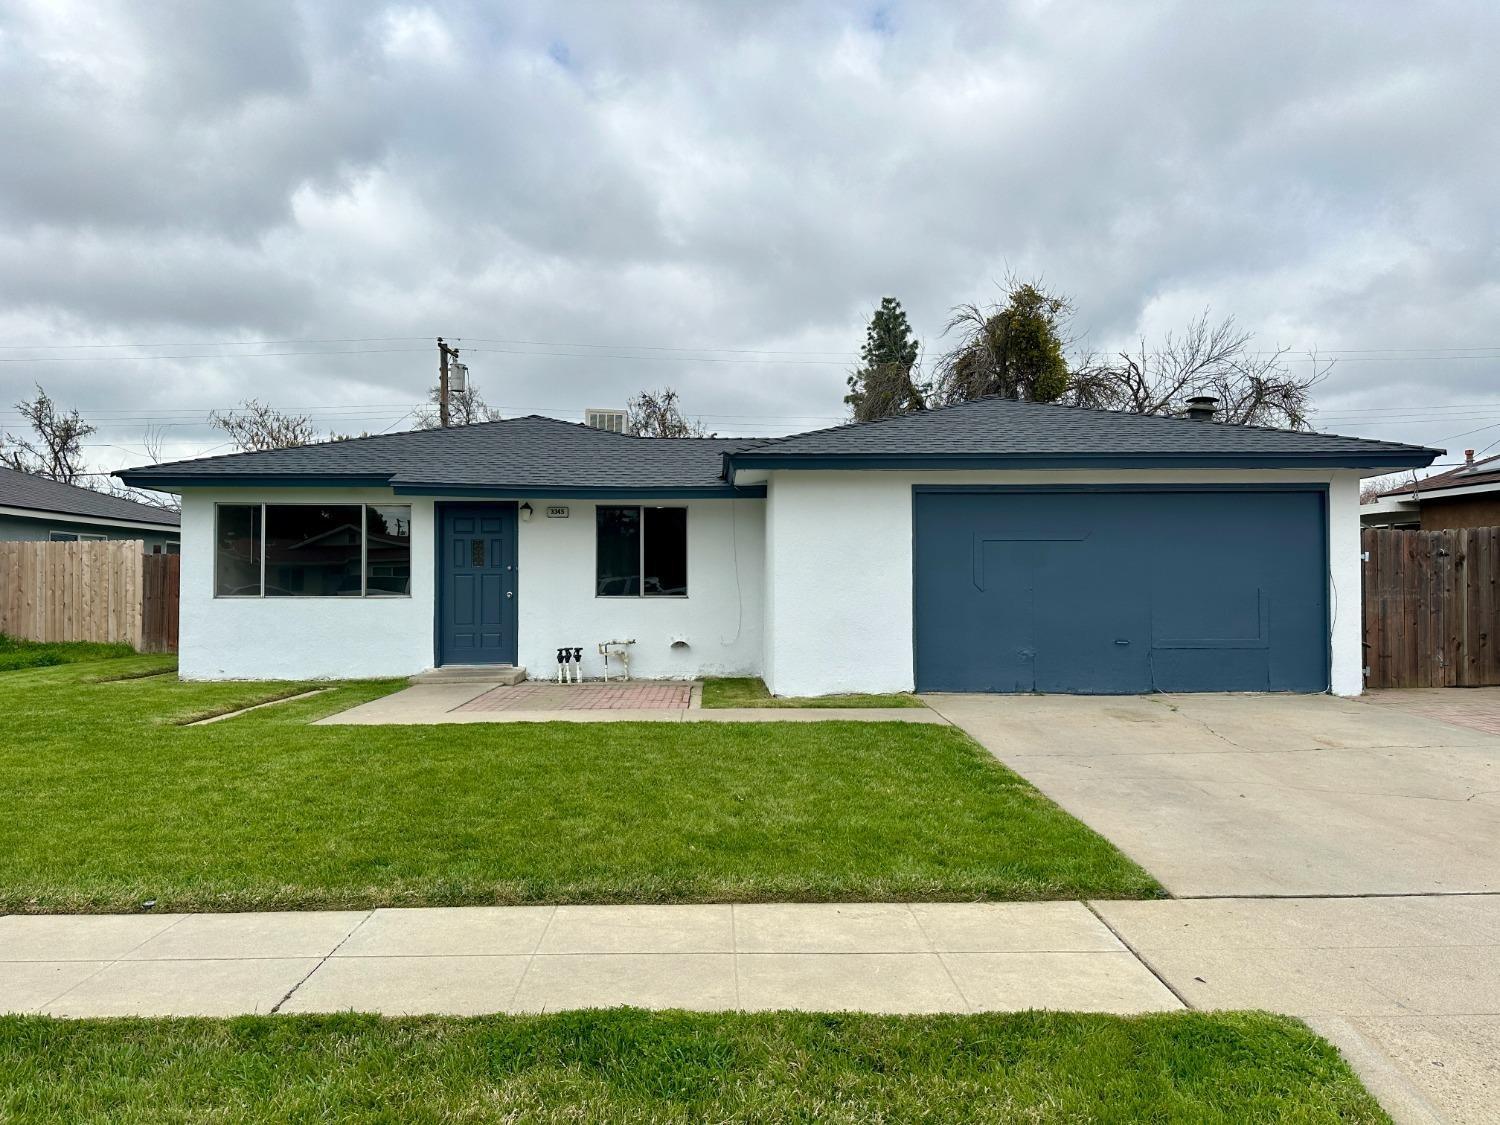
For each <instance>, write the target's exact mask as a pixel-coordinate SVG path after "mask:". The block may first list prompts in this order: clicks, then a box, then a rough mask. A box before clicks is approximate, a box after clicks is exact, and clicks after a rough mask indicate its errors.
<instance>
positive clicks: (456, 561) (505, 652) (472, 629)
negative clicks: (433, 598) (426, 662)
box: [437, 504, 517, 664]
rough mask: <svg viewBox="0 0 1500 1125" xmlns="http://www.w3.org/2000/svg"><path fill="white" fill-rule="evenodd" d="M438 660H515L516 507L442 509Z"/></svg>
mask: <svg viewBox="0 0 1500 1125" xmlns="http://www.w3.org/2000/svg"><path fill="white" fill-rule="evenodd" d="M438 512H439V515H438V528H439V534H438V641H437V662H438V663H439V664H514V663H515V662H516V593H517V590H516V506H515V505H514V504H473V505H470V504H465V505H457V504H451V505H450V504H444V505H441V506H440V507H439V509H438Z"/></svg>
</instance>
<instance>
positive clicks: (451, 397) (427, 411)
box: [417, 383, 500, 430]
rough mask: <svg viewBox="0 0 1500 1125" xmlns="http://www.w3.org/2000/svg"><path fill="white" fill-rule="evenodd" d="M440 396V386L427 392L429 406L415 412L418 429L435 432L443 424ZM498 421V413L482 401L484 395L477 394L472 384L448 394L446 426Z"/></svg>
mask: <svg viewBox="0 0 1500 1125" xmlns="http://www.w3.org/2000/svg"><path fill="white" fill-rule="evenodd" d="M442 395H443V391H442V388H441V386H434V387H433V388H432V389H431V390H429V391H428V392H427V401H428V402H429V403H431V405H430V406H424V407H422V408H421V409H419V410H418V411H417V426H418V427H419V428H421V429H424V430H435V429H437V428H438V427H440V426H441V425H442V424H443V421H442V415H441V413H440V412H439V410H438V405H439V403H440V402H441V401H442ZM498 421H500V411H498V410H495V409H494V408H493V407H491V406H490V404H489V403H487V402H485V401H484V395H482V394H480V393H479V388H478V387H476V386H475V385H474V384H473V383H470V384H469V385H468V386H466V387H465V388H464V389H463V390H461V391H450V392H449V393H448V424H449V425H450V426H472V425H473V424H474V423H475V422H498Z"/></svg>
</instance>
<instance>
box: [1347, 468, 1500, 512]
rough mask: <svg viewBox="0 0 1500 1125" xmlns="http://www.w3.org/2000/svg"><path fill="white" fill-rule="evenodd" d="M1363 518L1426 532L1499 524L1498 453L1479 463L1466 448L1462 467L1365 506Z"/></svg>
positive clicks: (1405, 486)
mask: <svg viewBox="0 0 1500 1125" xmlns="http://www.w3.org/2000/svg"><path fill="white" fill-rule="evenodd" d="M1359 521H1360V523H1362V524H1363V525H1364V526H1366V527H1415V528H1420V529H1421V530H1423V531H1446V530H1449V529H1452V528H1461V527H1495V526H1500V454H1496V455H1495V456H1493V457H1485V458H1482V459H1480V460H1478V461H1476V460H1474V451H1473V450H1472V449H1466V450H1464V463H1463V464H1462V465H1460V466H1459V467H1458V468H1456V469H1450V470H1449V471H1448V472H1446V473H1436V474H1434V475H1433V476H1430V477H1425V478H1423V479H1422V480H1411V481H1408V482H1407V483H1406V484H1403V485H1401V486H1400V487H1398V488H1392V489H1390V490H1389V491H1386V492H1382V493H1381V494H1380V495H1379V496H1378V497H1376V498H1375V500H1373V501H1372V502H1370V503H1368V504H1364V505H1361V507H1360V509H1359Z"/></svg>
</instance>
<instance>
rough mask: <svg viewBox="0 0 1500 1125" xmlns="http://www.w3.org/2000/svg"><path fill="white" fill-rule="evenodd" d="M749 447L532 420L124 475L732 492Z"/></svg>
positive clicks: (140, 481) (199, 481) (134, 479)
mask: <svg viewBox="0 0 1500 1125" xmlns="http://www.w3.org/2000/svg"><path fill="white" fill-rule="evenodd" d="M753 443H754V439H743V438H670V439H663V438H638V437H631V436H629V435H627V434H615V433H609V432H607V431H605V430H598V429H593V428H591V427H589V426H584V425H582V424H580V423H576V422H560V421H558V420H557V419H555V418H543V417H540V416H538V415H535V414H533V415H528V416H527V417H524V418H507V419H504V420H503V421H499V422H480V423H477V424H475V425H472V426H454V427H452V428H451V429H446V430H412V431H410V432H407V433H399V434H379V435H376V436H374V437H366V438H353V439H350V440H347V441H331V442H321V443H319V444H317V445H304V446H299V447H297V448H294V449H276V450H268V451H264V452H258V453H231V454H226V455H224V456H221V457H203V458H199V459H197V460H193V461H173V462H169V463H167V464H162V465H152V466H150V467H149V468H142V469H129V470H126V471H125V472H123V473H122V474H121V475H122V476H123V477H124V479H125V480H126V481H128V482H129V483H131V484H137V485H146V484H148V483H149V482H150V481H152V480H156V481H175V482H179V483H191V484H194V485H209V484H214V483H222V484H234V483H236V482H243V481H246V480H248V479H254V480H256V481H257V482H260V483H267V484H275V483H276V481H278V480H291V479H292V478H300V477H327V478H330V482H331V483H333V482H336V481H337V480H340V479H343V480H346V481H350V482H354V481H360V482H364V483H372V484H373V483H385V482H387V481H388V482H389V483H390V484H391V485H392V486H394V487H403V488H407V489H414V488H417V487H420V486H429V485H430V486H435V487H437V486H440V487H446V488H458V487H463V486H471V487H474V488H485V489H499V488H514V489H530V490H543V489H650V488H656V489H664V488H669V489H704V490H706V491H714V490H718V491H723V490H724V489H725V488H726V487H727V486H726V485H725V483H724V481H723V480H721V479H720V477H719V470H720V468H721V466H722V463H723V455H724V453H725V452H726V451H729V450H733V449H741V448H744V447H745V446H747V445H750V444H753Z"/></svg>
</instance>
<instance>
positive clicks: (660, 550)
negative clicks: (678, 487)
mask: <svg viewBox="0 0 1500 1125" xmlns="http://www.w3.org/2000/svg"><path fill="white" fill-rule="evenodd" d="M642 514H643V515H644V516H645V524H646V542H645V547H644V550H643V551H642V553H641V578H642V582H641V589H642V592H643V593H646V594H660V595H662V596H664V597H682V596H683V595H685V594H686V593H687V509H686V508H644V509H642Z"/></svg>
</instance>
